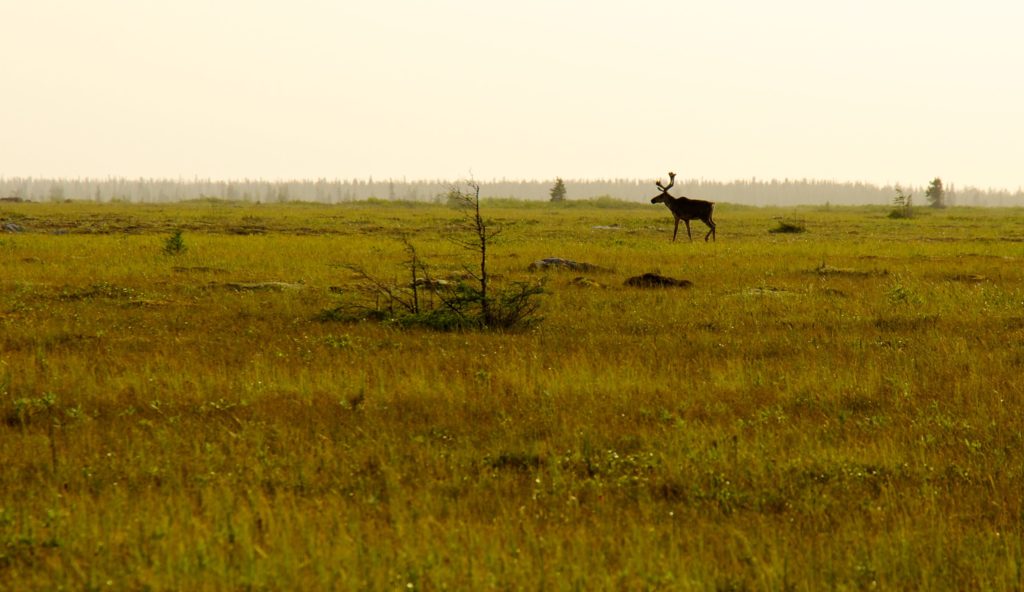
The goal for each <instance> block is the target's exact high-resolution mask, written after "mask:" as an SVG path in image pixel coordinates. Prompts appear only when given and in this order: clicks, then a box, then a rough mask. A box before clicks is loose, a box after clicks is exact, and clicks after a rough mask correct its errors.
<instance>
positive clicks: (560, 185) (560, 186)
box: [549, 177, 565, 201]
mask: <svg viewBox="0 0 1024 592" xmlns="http://www.w3.org/2000/svg"><path fill="white" fill-rule="evenodd" d="M549 193H550V194H551V201H565V181H562V178H561V177H559V178H557V179H555V185H554V187H552V188H551V191H549Z"/></svg>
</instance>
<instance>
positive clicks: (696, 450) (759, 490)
mask: <svg viewBox="0 0 1024 592" xmlns="http://www.w3.org/2000/svg"><path fill="white" fill-rule="evenodd" d="M887 213H888V210H887V209H884V208H862V209H860V208H832V209H826V208H818V209H815V208H805V209H797V210H793V209H787V210H781V209H780V210H773V209H748V208H739V207H730V206H728V205H727V204H726V205H721V206H720V207H719V209H718V212H716V220H717V221H718V239H719V240H718V242H717V243H704V242H702V241H695V242H693V243H690V242H687V241H686V240H685V236H684V237H683V240H680V241H679V242H676V243H671V242H669V239H670V237H671V232H672V224H671V218H670V215H669V213H668V211H667V210H666V209H665V208H663V207H655V206H651V205H648V204H636V205H632V206H626V205H622V204H615V203H613V202H609V201H601V202H592V203H588V204H573V205H569V206H565V207H556V206H554V205H549V204H516V203H511V202H485V203H484V214H485V216H486V217H487V218H489V219H490V220H492V221H493V223H495V224H498V225H500V226H501V227H502V228H503V231H502V234H501V236H500V237H499V241H498V242H497V243H496V244H494V245H493V248H492V250H491V261H490V264H491V270H492V271H493V272H494V273H495V274H499V275H500V276H501V281H504V282H508V281H514V280H535V279H537V278H539V277H540V275H541V274H538V273H535V272H529V271H527V266H528V265H529V263H530V262H532V261H534V260H536V259H540V258H544V257H565V258H569V259H574V260H577V261H585V262H589V263H594V264H597V265H601V266H604V267H607V268H609V271H605V272H600V273H589V274H585V275H586V276H587V277H588V278H589V279H591V280H593V282H595V283H597V284H600V286H595V285H593V283H590V284H581V283H574V281H573V280H574V278H575V277H576V276H577V275H579V274H574V273H571V272H569V273H566V272H562V273H550V274H548V276H547V282H546V288H547V293H546V294H545V295H544V296H542V308H541V312H542V314H543V316H544V320H543V321H542V322H541V323H539V324H537V325H535V326H534V327H533V328H531V329H529V330H526V331H523V332H517V333H507V334H502V333H493V332H492V333H486V332H484V333H481V332H472V333H466V332H462V333H438V332H431V331H427V330H422V329H399V328H397V327H395V326H389V325H386V324H379V323H372V322H365V323H357V324H346V323H339V322H323V321H319V320H317V317H318V314H319V313H320V312H321V311H324V310H325V309H329V308H331V307H332V306H334V305H335V304H336V302H337V299H338V296H337V295H336V294H335V293H334V291H336V290H337V289H338V288H341V289H352V288H353V287H354V284H355V283H356V281H357V280H356V278H354V277H353V274H352V272H351V271H350V270H349V268H348V266H349V265H352V264H355V265H360V266H362V267H364V268H366V269H367V271H368V272H372V273H374V274H376V275H378V276H380V277H388V278H390V277H395V278H400V277H402V274H403V273H404V272H403V261H404V260H405V259H406V253H405V252H404V251H403V247H402V244H401V243H400V242H399V240H398V238H399V237H400V236H406V237H408V238H409V240H410V241H411V242H412V243H413V244H415V245H416V247H417V249H418V251H419V254H420V256H421V257H423V258H424V259H426V260H427V261H429V262H431V263H433V265H434V268H435V270H436V271H437V273H448V272H456V271H458V270H459V269H460V268H461V266H462V264H471V263H473V259H472V256H471V255H472V254H471V253H467V252H466V251H464V250H461V249H460V248H459V247H458V246H456V245H454V244H453V243H452V242H451V241H449V240H447V238H446V236H448V235H449V234H450V233H451V232H452V224H453V223H454V222H456V221H458V220H459V219H460V217H461V214H459V213H458V212H455V211H453V210H450V209H447V208H444V207H442V206H436V205H435V206H426V205H420V206H414V205H402V204H378V203H369V204H367V203H363V204H351V205H343V206H319V205H307V204H284V205H243V204H233V203H223V202H196V203H185V204H177V205H165V206H151V205H123V204H121V205H119V204H113V205H96V204H84V203H68V204H52V205H51V204H45V205H44V204H31V203H24V204H0V223H10V222H13V223H15V224H17V225H19V226H20V227H22V228H24V232H18V233H0V589H10V590H34V589H40V590H51V589H54V590H55V589H67V590H186V589H187V590H222V589H244V590H286V589H293V590H299V589H302V590H318V589H337V590H395V589H400V590H446V589H447V590H488V589H495V590H520V589H522V590H564V589H572V590H647V589H667V590H747V589H749V590H823V589H835V590H862V589H883V590H888V589H905V590H917V589H948V590H1020V589H1021V588H1022V587H1024V412H1022V411H1024V381H1022V378H1021V377H1022V375H1024V211H1021V210H972V209H960V208H954V209H949V210H942V211H922V212H921V213H920V215H919V216H918V217H916V218H914V219H909V220H894V219H889V218H887V216H886V214H887ZM778 218H784V219H786V220H790V221H794V220H795V221H798V222H799V223H800V224H802V225H803V227H804V228H805V229H806V232H803V233H771V232H769V230H772V229H773V228H776V227H777V226H778V225H779V220H778ZM800 224H797V226H799V225H800ZM702 228H703V226H701V225H700V224H699V223H696V222H695V223H694V231H695V234H697V233H698V232H699V236H703V233H704V231H703V230H701V229H702ZM174 229H182V230H183V235H182V237H183V239H184V243H185V246H186V247H187V250H186V251H185V252H184V253H182V254H178V255H168V254H165V253H164V252H163V249H164V246H165V243H166V240H167V238H168V236H170V234H171V232H172V231H173V230H174ZM652 271H654V272H660V273H662V274H665V275H669V276H672V277H677V278H684V279H688V280H690V281H692V282H693V287H691V288H689V289H660V290H643V289H637V288H628V287H625V286H624V285H623V282H624V280H625V279H626V278H628V277H630V276H633V275H638V274H641V273H644V272H652ZM272 282H273V283H272ZM332 288H333V289H334V291H332Z"/></svg>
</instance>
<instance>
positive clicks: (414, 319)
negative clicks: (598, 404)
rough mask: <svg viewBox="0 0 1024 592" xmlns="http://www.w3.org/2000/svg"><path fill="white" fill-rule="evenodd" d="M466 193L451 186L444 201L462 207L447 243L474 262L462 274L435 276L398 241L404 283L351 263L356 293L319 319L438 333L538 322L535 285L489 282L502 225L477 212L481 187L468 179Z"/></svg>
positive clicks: (537, 285)
mask: <svg viewBox="0 0 1024 592" xmlns="http://www.w3.org/2000/svg"><path fill="white" fill-rule="evenodd" d="M468 186H469V188H470V191H468V192H466V191H462V190H460V189H458V188H456V187H453V188H452V189H451V190H450V191H449V193H448V203H449V205H451V206H453V207H455V208H457V209H459V210H461V211H463V212H464V213H465V218H464V220H463V221H462V223H461V225H460V226H461V230H462V231H463V232H461V233H459V234H456V235H455V236H454V237H452V238H451V241H452V242H453V243H455V244H457V245H459V246H460V247H462V248H464V249H466V250H467V251H470V252H472V253H473V255H474V257H475V258H476V259H477V263H475V264H474V265H473V266H469V265H466V266H464V272H465V274H464V277H463V278H462V279H458V280H446V279H441V278H436V277H434V276H433V275H432V274H431V272H430V268H429V267H428V265H427V264H426V263H425V262H424V261H423V260H422V259H420V257H419V255H418V254H417V252H416V249H415V247H414V246H413V245H412V243H410V242H409V241H408V240H407V239H403V244H404V245H405V249H406V252H407V253H408V254H409V258H408V259H407V260H406V261H405V267H406V270H407V277H408V282H407V283H406V282H397V281H393V282H388V281H384V280H381V279H379V278H376V277H374V276H372V275H370V274H369V273H367V272H366V271H365V270H364V269H362V268H358V267H350V269H352V270H353V271H354V272H355V273H356V274H357V275H358V276H359V278H360V280H361V283H362V286H361V288H362V289H361V293H360V294H357V295H355V297H354V298H352V297H350V298H348V299H346V300H345V301H344V302H343V303H342V304H341V305H339V306H337V307H335V308H333V309H330V310H327V311H324V312H323V313H321V315H320V318H321V319H324V320H343V321H355V320H367V319H373V320H379V321H383V322H390V323H395V324H397V325H400V326H421V327H429V328H432V329H438V330H443V331H452V330H515V329H522V328H525V327H528V326H530V325H532V324H534V323H537V322H538V321H540V320H541V317H540V316H538V314H537V313H538V310H539V307H540V304H539V302H538V301H537V299H536V297H537V296H539V295H541V294H543V293H544V286H543V281H541V282H539V283H527V282H512V283H510V284H509V285H508V286H505V287H503V288H501V289H495V287H494V286H492V284H491V281H492V280H491V274H490V272H489V270H488V261H487V255H488V249H489V248H490V246H491V245H492V243H493V241H494V239H495V237H497V236H498V235H499V234H501V229H498V228H493V227H491V226H490V225H489V223H488V222H487V221H486V220H485V219H484V217H483V215H482V214H481V212H480V185H479V184H477V183H475V182H473V181H470V182H468Z"/></svg>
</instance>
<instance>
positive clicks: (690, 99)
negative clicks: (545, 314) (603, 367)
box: [0, 0, 1024, 190]
mask: <svg viewBox="0 0 1024 592" xmlns="http://www.w3.org/2000/svg"><path fill="white" fill-rule="evenodd" d="M0 23H3V27H2V33H0V176H5V177H15V176H22V177H23V176H35V177H40V176H44V177H108V176H115V177H129V178H136V177H147V178H148V177H159V178H179V177H182V178H187V179H191V178H192V177H194V176H199V177H204V178H205V177H208V178H212V179H240V178H250V179H267V180H277V179H306V178H310V179H315V178H321V177H323V178H328V179H336V178H341V179H350V178H355V177H358V178H366V177H369V176H373V177H374V178H377V179H382V178H394V179H401V178H407V179H410V180H411V179H462V178H466V177H468V176H473V177H475V178H477V179H482V180H487V179H500V178H507V179H538V180H543V179H551V178H554V177H556V176H559V177H563V178H566V179H609V178H641V179H648V178H649V179H654V178H658V177H664V176H665V173H666V172H667V171H668V170H674V171H676V172H678V173H679V175H680V176H681V177H682V178H702V179H707V180H721V181H728V180H734V179H745V178H751V177H757V178H759V179H771V178H779V179H782V178H791V179H793V178H805V177H806V178H813V179H829V180H836V181H866V182H871V183H879V184H883V183H893V182H903V183H907V184H911V185H924V184H926V183H927V182H928V181H929V180H930V179H932V178H933V177H936V176H940V177H942V178H943V180H944V181H945V182H946V183H947V184H948V183H955V184H956V185H957V186H968V185H973V186H978V187H981V188H990V187H991V188H1005V189H1010V190H1016V189H1017V188H1018V187H1021V186H1024V74H1022V72H1024V34H1022V27H1024V2H1021V1H1020V0H1000V1H995V0H972V1H961V0H938V1H936V0H930V1H917V0H861V1H845V0H843V1H826V0H775V1H773V2H765V1H763V0H758V1H753V0H750V1H747V0H703V1H701V2H695V1H691V0H675V1H672V0H629V1H623V2H608V1H603V0H592V1H588V2H583V1H569V0H518V1H516V2H487V1H484V0H431V1H413V0H406V1H401V0H359V1H351V0H343V1H326V0H323V1H317V0H281V1H274V2H271V1H264V0H173V1H170V0H0Z"/></svg>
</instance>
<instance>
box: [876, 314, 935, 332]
mask: <svg viewBox="0 0 1024 592" xmlns="http://www.w3.org/2000/svg"><path fill="white" fill-rule="evenodd" d="M938 323H939V315H921V316H914V317H881V318H878V319H875V327H876V328H878V329H881V330H883V331H914V330H918V329H928V328H931V327H935V326H936V325H938Z"/></svg>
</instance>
